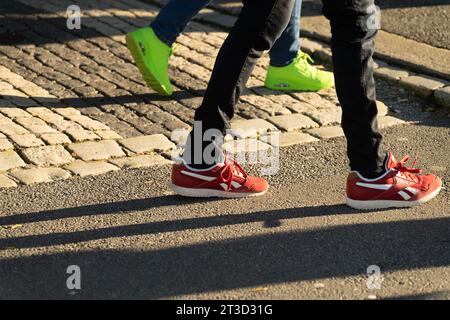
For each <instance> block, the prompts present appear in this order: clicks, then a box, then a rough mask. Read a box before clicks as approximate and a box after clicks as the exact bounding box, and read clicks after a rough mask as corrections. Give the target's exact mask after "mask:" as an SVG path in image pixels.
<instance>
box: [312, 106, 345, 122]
mask: <svg viewBox="0 0 450 320" xmlns="http://www.w3.org/2000/svg"><path fill="white" fill-rule="evenodd" d="M306 114H307V115H308V116H310V117H311V118H313V119H314V121H316V122H318V123H319V124H320V125H321V126H326V125H329V124H339V123H341V117H342V109H341V108H338V107H335V108H332V109H331V108H329V109H319V110H315V111H312V112H311V111H310V112H307V113H306Z"/></svg>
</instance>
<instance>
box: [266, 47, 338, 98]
mask: <svg viewBox="0 0 450 320" xmlns="http://www.w3.org/2000/svg"><path fill="white" fill-rule="evenodd" d="M310 62H311V63H313V62H314V61H313V60H312V59H311V57H310V56H309V55H308V54H306V53H303V52H301V51H300V52H299V53H298V55H297V58H295V60H294V62H292V63H291V64H289V65H287V66H285V67H273V66H269V70H268V71H267V75H266V81H265V86H266V87H267V88H269V89H272V90H292V91H294V90H297V91H319V90H322V89H326V88H330V87H332V86H334V76H333V73H332V72H328V71H322V70H319V69H317V68H316V67H315V66H312V65H311V64H310Z"/></svg>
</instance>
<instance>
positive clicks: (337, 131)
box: [308, 126, 344, 139]
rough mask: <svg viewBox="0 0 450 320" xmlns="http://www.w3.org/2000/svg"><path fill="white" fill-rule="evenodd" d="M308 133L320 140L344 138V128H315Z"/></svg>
mask: <svg viewBox="0 0 450 320" xmlns="http://www.w3.org/2000/svg"><path fill="white" fill-rule="evenodd" d="M308 133H309V134H311V135H313V136H315V137H318V138H319V139H330V138H337V137H343V136H344V131H342V128H341V127H339V126H332V127H321V128H315V129H311V130H308Z"/></svg>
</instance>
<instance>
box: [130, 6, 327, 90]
mask: <svg viewBox="0 0 450 320" xmlns="http://www.w3.org/2000/svg"><path fill="white" fill-rule="evenodd" d="M210 2H211V0H189V1H187V0H171V1H169V2H168V3H167V5H166V6H164V7H163V8H162V9H161V10H160V12H159V13H158V16H157V17H156V18H155V20H154V21H153V22H152V23H151V25H150V26H149V27H145V28H141V29H138V30H135V31H133V32H130V33H129V34H128V35H127V38H126V39H127V46H128V48H129V50H130V52H131V54H132V56H133V58H134V60H135V62H136V65H137V66H138V69H139V71H140V72H141V74H142V76H143V78H144V80H145V81H146V83H147V84H148V85H149V86H150V87H151V88H153V89H154V90H155V91H156V92H158V93H160V94H162V95H171V94H172V92H173V89H172V85H171V83H170V79H169V73H168V68H169V57H170V55H171V53H172V46H173V44H174V43H175V41H176V39H177V37H178V36H179V35H180V34H181V33H182V32H183V30H184V28H185V27H186V25H187V24H188V22H189V21H191V19H192V18H193V17H194V16H195V15H196V14H197V13H198V12H199V11H200V10H201V9H203V8H204V7H206V6H207V5H208V4H209V3H210ZM301 7H302V1H301V0H295V3H294V7H293V10H292V14H290V19H289V22H288V23H287V26H286V28H285V29H284V32H283V33H282V34H281V36H280V37H279V38H278V40H277V41H276V42H275V43H274V44H273V47H272V49H271V50H270V52H269V56H270V65H269V68H268V71H267V75H266V80H265V86H266V87H267V88H270V89H273V90H300V91H319V90H322V89H326V88H330V87H332V86H333V85H334V78H333V74H332V73H331V72H328V71H322V70H319V69H317V68H316V67H315V66H313V65H311V64H310V62H312V59H311V57H310V56H309V55H307V54H306V53H304V52H302V51H301V50H300V26H299V23H300V12H301Z"/></svg>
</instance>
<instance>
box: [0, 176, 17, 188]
mask: <svg viewBox="0 0 450 320" xmlns="http://www.w3.org/2000/svg"><path fill="white" fill-rule="evenodd" d="M16 186H17V184H16V183H15V182H14V181H13V180H11V179H10V178H8V177H7V176H5V175H4V174H1V173H0V189H2V188H13V187H16Z"/></svg>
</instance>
